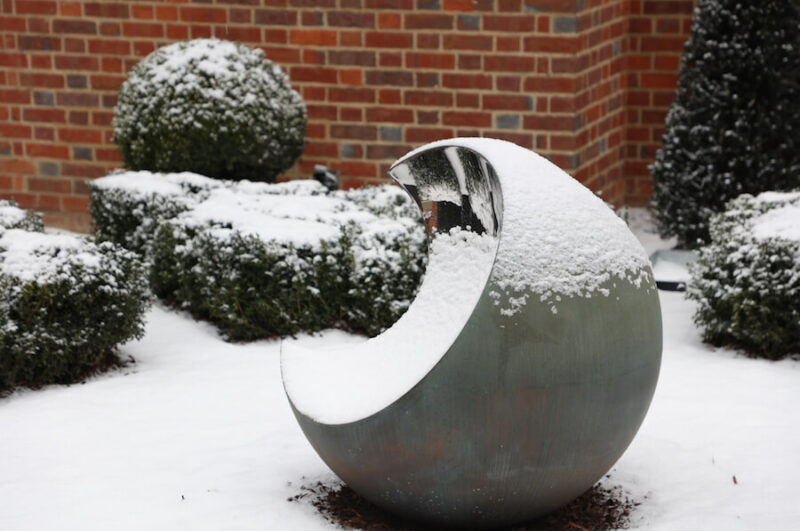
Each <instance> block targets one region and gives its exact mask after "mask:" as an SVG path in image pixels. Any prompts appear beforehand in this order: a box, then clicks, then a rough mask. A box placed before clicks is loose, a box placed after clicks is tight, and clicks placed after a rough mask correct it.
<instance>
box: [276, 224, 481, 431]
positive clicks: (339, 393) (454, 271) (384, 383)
mask: <svg viewBox="0 0 800 531" xmlns="http://www.w3.org/2000/svg"><path fill="white" fill-rule="evenodd" d="M496 249H497V239H496V238H494V237H492V236H489V235H488V234H485V235H478V234H476V233H474V232H469V231H461V230H460V229H459V228H454V229H453V230H452V231H451V232H450V233H446V234H437V235H436V236H435V237H434V238H433V240H432V242H431V244H430V252H429V261H428V267H427V269H426V273H425V278H424V280H423V282H422V286H420V289H419V292H418V293H417V296H416V298H415V299H414V304H412V305H411V306H410V307H409V309H408V311H407V312H406V313H404V314H403V316H402V317H400V319H399V320H398V321H397V322H396V323H395V324H394V325H392V327H390V328H389V329H388V330H386V331H385V332H384V333H382V334H381V335H379V336H377V337H374V338H372V339H370V340H368V341H366V342H363V343H359V344H356V345H346V346H344V347H336V348H331V349H327V350H324V349H323V350H322V351H320V350H319V349H314V350H307V349H303V348H301V347H297V346H295V345H293V344H287V345H285V346H284V351H283V354H282V356H281V370H282V372H283V382H284V385H285V387H286V392H287V394H288V395H289V397H290V398H291V400H292V404H293V405H294V406H295V407H296V408H297V409H298V410H299V411H300V412H302V413H304V414H305V415H307V416H309V417H311V418H313V419H314V420H316V421H317V422H323V423H326V424H344V423H348V422H353V421H356V420H359V419H362V418H365V417H367V416H369V415H371V414H373V413H376V412H378V411H380V410H381V409H383V408H384V407H386V406H388V405H390V404H392V403H393V402H394V401H395V400H397V399H398V398H400V397H401V396H402V395H403V394H405V393H406V392H407V391H408V390H409V389H411V388H412V387H413V386H414V385H416V384H417V383H418V382H419V381H420V380H422V378H423V377H424V376H425V375H426V374H427V373H428V372H429V371H430V370H431V369H432V368H433V366H434V365H436V363H437V362H438V361H439V360H440V359H441V357H442V356H443V355H444V354H445V353H446V352H447V349H448V348H449V347H450V346H451V345H452V344H453V342H454V341H455V339H456V338H457V337H458V335H459V334H460V333H461V330H462V328H463V327H464V324H465V323H466V322H467V319H469V317H470V315H472V311H473V309H474V307H475V305H476V304H477V302H478V299H479V297H480V295H481V293H482V292H483V289H484V287H485V285H486V281H487V278H488V276H489V273H490V272H491V269H492V262H493V261H494V256H495V251H496Z"/></svg>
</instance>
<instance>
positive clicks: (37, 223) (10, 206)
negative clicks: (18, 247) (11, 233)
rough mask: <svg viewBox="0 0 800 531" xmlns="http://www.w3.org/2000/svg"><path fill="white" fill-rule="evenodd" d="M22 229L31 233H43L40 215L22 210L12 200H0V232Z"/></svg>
mask: <svg viewBox="0 0 800 531" xmlns="http://www.w3.org/2000/svg"><path fill="white" fill-rule="evenodd" d="M1 229H22V230H27V231H31V232H44V222H43V221H42V216H41V214H38V213H34V212H31V211H29V210H23V209H21V208H19V207H18V206H17V203H16V202H15V201H13V200H6V199H0V230H1Z"/></svg>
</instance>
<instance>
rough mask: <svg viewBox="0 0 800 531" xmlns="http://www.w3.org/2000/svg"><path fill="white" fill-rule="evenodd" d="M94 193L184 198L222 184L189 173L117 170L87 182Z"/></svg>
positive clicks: (134, 196)
mask: <svg viewBox="0 0 800 531" xmlns="http://www.w3.org/2000/svg"><path fill="white" fill-rule="evenodd" d="M89 186H90V187H91V188H93V189H97V190H103V191H107V190H119V191H123V192H125V193H126V194H128V195H129V196H130V197H132V198H140V197H149V196H155V195H158V196H167V197H184V196H186V195H188V194H189V193H198V192H200V191H207V190H213V189H214V188H219V187H221V186H222V183H220V182H219V181H217V180H215V179H211V178H209V177H205V176H203V175H199V174H197V173H191V172H180V173H154V172H150V171H117V172H114V173H111V174H110V175H106V176H105V177H102V178H100V179H94V180H92V181H90V182H89Z"/></svg>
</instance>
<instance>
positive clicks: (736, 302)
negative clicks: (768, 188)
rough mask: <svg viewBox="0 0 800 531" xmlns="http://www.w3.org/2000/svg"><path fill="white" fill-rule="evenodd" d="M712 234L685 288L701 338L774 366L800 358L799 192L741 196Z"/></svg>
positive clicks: (716, 219)
mask: <svg viewBox="0 0 800 531" xmlns="http://www.w3.org/2000/svg"><path fill="white" fill-rule="evenodd" d="M710 234H711V242H710V244H709V245H707V246H706V247H704V248H702V249H701V250H700V251H699V260H698V262H697V264H696V265H695V266H694V267H692V268H691V269H690V271H691V275H692V278H691V282H690V283H689V285H688V288H687V295H688V297H689V298H691V299H693V300H695V301H697V303H698V308H697V312H696V314H695V317H694V318H695V322H696V323H697V324H698V325H699V326H700V327H701V329H702V330H703V336H704V339H705V340H706V341H708V342H710V343H712V344H714V345H732V346H735V347H739V348H742V349H744V350H746V351H748V352H749V353H751V354H752V355H756V356H762V357H766V358H770V359H778V358H781V357H783V356H785V355H787V354H792V353H800V191H799V192H786V193H779V192H764V193H761V194H759V195H758V196H755V197H754V196H752V195H749V194H745V195H742V196H739V197H738V198H737V199H734V200H733V201H731V202H730V203H728V206H727V209H726V211H725V212H724V213H722V214H719V215H717V216H716V217H714V218H712V222H711V225H710Z"/></svg>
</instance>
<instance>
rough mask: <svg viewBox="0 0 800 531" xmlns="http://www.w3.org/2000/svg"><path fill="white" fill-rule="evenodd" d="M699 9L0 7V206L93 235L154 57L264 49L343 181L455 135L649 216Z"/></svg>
mask: <svg viewBox="0 0 800 531" xmlns="http://www.w3.org/2000/svg"><path fill="white" fill-rule="evenodd" d="M693 3H694V2H693V1H692V0H678V1H661V0H194V1H189V0H162V1H131V0H117V1H104V2H96V1H88V0H76V1H57V0H0V197H9V196H11V197H14V198H16V199H17V201H18V202H19V203H20V204H22V205H23V206H26V207H31V208H37V209H41V210H45V211H47V212H48V220H49V221H50V222H52V223H55V224H60V225H66V226H72V227H78V228H81V227H83V228H85V227H87V226H88V225H87V220H88V217H87V216H86V214H85V209H86V203H87V198H86V185H85V181H86V180H87V179H91V178H95V177H98V176H101V175H104V174H105V173H106V172H107V171H108V170H110V169H113V168H116V167H119V166H120V160H119V156H118V154H117V152H116V149H115V146H114V144H113V143H111V141H110V136H111V131H110V127H109V123H110V120H111V116H112V111H113V107H114V104H115V100H116V92H117V89H118V87H119V84H120V83H121V82H122V81H123V80H124V78H125V73H126V72H127V71H128V70H129V69H130V68H131V67H132V66H133V65H135V64H136V62H137V61H139V60H140V59H141V58H142V57H144V56H145V55H147V54H148V53H150V52H151V51H153V50H154V49H155V48H156V47H157V46H161V45H163V44H167V43H169V42H173V41H175V40H181V39H189V38H197V37H209V36H216V37H220V38H226V39H231V40H237V41H241V42H244V43H247V44H250V45H252V46H258V47H262V48H263V49H264V50H265V51H266V53H267V56H268V57H270V58H271V59H272V60H274V61H275V62H277V63H278V64H280V65H281V66H282V67H283V68H284V69H286V70H287V71H288V73H289V75H290V77H291V79H292V82H293V84H294V86H295V87H296V88H297V89H298V90H299V91H300V92H301V93H302V94H303V97H304V98H305V100H306V103H307V105H308V110H309V127H308V134H307V136H308V139H309V144H308V146H307V148H306V150H305V152H304V154H303V156H302V158H301V159H300V161H299V162H298V164H297V165H296V167H295V168H294V169H293V170H292V171H290V172H289V173H288V174H287V177H289V178H291V177H301V176H307V175H308V174H309V173H310V171H311V168H312V167H313V165H314V164H318V163H322V164H327V165H328V166H330V167H332V168H333V169H337V170H339V171H340V174H341V176H342V183H343V185H345V186H353V185H358V184H361V183H364V182H380V181H382V180H383V179H384V178H385V177H384V176H385V174H386V169H387V168H388V166H389V165H390V164H391V162H392V161H393V160H394V159H395V158H397V157H398V156H400V155H402V154H404V153H405V152H406V151H408V150H409V149H411V148H413V147H416V146H419V145H420V144H422V143H425V142H428V141H431V140H436V139H439V138H443V137H449V136H457V135H482V136H493V137H499V138H505V139H508V140H512V141H514V142H516V143H518V144H520V145H523V146H525V147H529V148H534V149H536V150H537V151H539V152H540V153H543V154H545V155H548V156H550V157H551V158H552V160H553V161H554V162H556V163H557V164H559V165H560V166H561V167H562V168H564V169H565V170H567V171H569V172H570V173H572V174H573V175H575V176H576V177H577V178H578V179H580V180H581V181H582V182H584V183H586V184H587V185H588V186H590V187H591V188H593V189H595V190H597V191H601V192H603V194H604V198H605V199H606V200H609V201H612V202H616V203H632V204H643V203H644V202H646V201H647V198H648V197H649V194H650V180H649V177H648V175H647V168H646V166H647V164H648V162H649V161H650V160H652V157H653V153H654V150H655V149H656V148H657V147H658V144H659V140H660V135H661V132H662V130H663V120H664V116H665V113H666V110H667V108H668V106H669V103H670V101H671V99H672V96H673V92H674V88H675V84H676V81H677V70H678V61H679V58H680V52H681V49H682V45H683V42H684V41H685V39H686V36H687V35H688V28H689V24H690V21H691V13H692V7H693Z"/></svg>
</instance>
